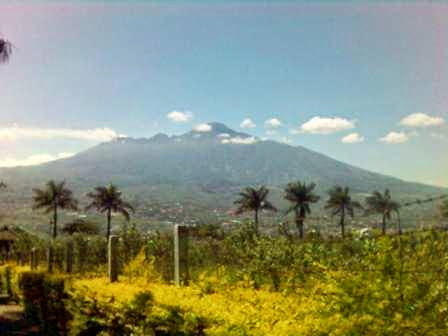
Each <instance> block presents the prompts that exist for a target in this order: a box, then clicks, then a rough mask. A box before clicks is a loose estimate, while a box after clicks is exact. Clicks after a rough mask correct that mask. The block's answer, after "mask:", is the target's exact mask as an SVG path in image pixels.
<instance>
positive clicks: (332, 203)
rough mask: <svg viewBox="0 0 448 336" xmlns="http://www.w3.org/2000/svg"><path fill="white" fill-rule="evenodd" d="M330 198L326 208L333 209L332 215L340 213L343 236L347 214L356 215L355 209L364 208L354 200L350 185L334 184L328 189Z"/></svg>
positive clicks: (343, 235) (343, 234)
mask: <svg viewBox="0 0 448 336" xmlns="http://www.w3.org/2000/svg"><path fill="white" fill-rule="evenodd" d="M328 195H329V196H330V198H329V199H328V200H327V203H326V205H325V209H329V210H331V211H332V212H331V215H332V216H335V215H340V221H339V225H340V226H341V234H342V237H345V216H346V214H347V215H349V216H350V217H352V218H353V217H354V215H355V209H362V206H361V204H359V202H356V201H353V200H352V198H351V196H350V190H349V188H348V187H345V188H342V187H341V186H339V185H336V186H334V187H333V188H331V189H330V190H329V191H328Z"/></svg>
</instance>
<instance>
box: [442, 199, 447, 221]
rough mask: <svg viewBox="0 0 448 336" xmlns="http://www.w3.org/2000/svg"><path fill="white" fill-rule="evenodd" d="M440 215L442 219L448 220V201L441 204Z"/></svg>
mask: <svg viewBox="0 0 448 336" xmlns="http://www.w3.org/2000/svg"><path fill="white" fill-rule="evenodd" d="M440 213H441V215H442V218H445V219H448V199H446V200H443V201H442V204H440Z"/></svg>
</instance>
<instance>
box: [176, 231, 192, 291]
mask: <svg viewBox="0 0 448 336" xmlns="http://www.w3.org/2000/svg"><path fill="white" fill-rule="evenodd" d="M188 277H189V276H188V227H187V226H186V225H178V224H176V225H175V226H174V283H175V284H176V285H177V286H180V285H187V284H188Z"/></svg>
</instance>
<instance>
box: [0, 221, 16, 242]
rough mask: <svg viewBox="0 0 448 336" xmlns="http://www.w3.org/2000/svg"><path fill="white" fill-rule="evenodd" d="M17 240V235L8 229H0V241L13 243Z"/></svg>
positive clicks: (4, 227) (5, 227)
mask: <svg viewBox="0 0 448 336" xmlns="http://www.w3.org/2000/svg"><path fill="white" fill-rule="evenodd" d="M16 239H17V235H16V233H15V232H14V231H12V230H11V229H10V228H8V227H7V226H6V225H5V226H3V227H2V228H0V241H14V240H16Z"/></svg>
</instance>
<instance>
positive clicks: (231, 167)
mask: <svg viewBox="0 0 448 336" xmlns="http://www.w3.org/2000/svg"><path fill="white" fill-rule="evenodd" d="M203 125H208V126H209V128H210V129H208V127H204V126H203V128H202V129H200V130H198V129H196V130H195V129H193V130H191V131H189V132H187V133H184V134H182V135H171V136H169V135H167V134H163V133H158V134H156V135H154V136H152V137H150V138H130V137H120V138H116V139H114V140H112V141H109V142H104V143H101V144H99V145H97V146H94V147H92V148H89V149H87V150H86V151H83V152H80V153H78V154H76V155H75V156H72V157H70V158H66V159H61V160H57V161H53V162H49V163H45V164H42V165H39V166H33V167H17V168H2V169H0V178H1V179H4V180H6V182H7V183H8V180H10V181H11V182H12V183H13V184H17V185H20V186H21V187H22V189H23V188H26V187H29V186H30V185H33V186H34V185H36V184H41V183H44V182H45V181H46V180H48V179H50V178H53V179H66V180H67V181H69V182H73V183H74V184H75V185H76V186H77V188H79V189H80V190H85V189H87V188H90V187H91V186H92V185H96V184H103V183H111V182H113V183H116V184H118V185H120V186H122V187H124V188H127V187H129V188H132V187H134V186H138V187H139V189H141V188H143V187H145V186H146V187H148V188H151V187H153V186H154V185H172V186H178V187H180V186H181V187H182V188H184V189H187V190H188V189H189V188H190V189H191V190H192V193H191V197H192V198H194V197H195V196H194V193H195V192H196V190H197V189H199V190H206V191H207V192H214V191H216V192H220V193H231V192H235V190H237V189H238V188H241V187H244V186H248V185H261V184H265V185H268V186H271V187H276V188H279V187H282V186H284V185H286V183H288V182H290V181H293V180H305V181H307V182H315V183H316V184H317V186H318V190H319V191H321V192H325V191H326V190H328V189H329V188H330V187H331V186H333V185H334V184H340V185H346V186H349V187H350V188H351V189H352V190H353V191H354V192H356V193H368V192H372V191H373V190H384V189H385V188H389V189H391V191H392V192H394V193H397V194H399V195H400V196H404V197H406V198H413V197H422V196H428V195H429V196H433V195H434V194H440V193H445V192H447V189H445V188H441V187H436V186H430V185H425V184H422V183H415V182H407V181H404V180H401V179H398V178H395V177H392V176H388V175H383V174H379V173H375V172H371V171H369V170H365V169H362V168H358V167H356V166H353V165H350V164H346V163H344V162H341V161H339V160H336V159H333V158H331V157H329V156H326V155H324V154H321V153H318V152H315V151H312V150H310V149H307V148H305V147H302V146H291V145H288V144H283V143H279V142H276V141H272V140H267V141H262V140H261V139H259V138H256V137H254V136H252V135H250V134H247V133H242V132H237V131H235V130H233V129H231V128H229V127H227V126H226V125H224V124H222V123H218V122H212V123H207V124H203Z"/></svg>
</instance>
